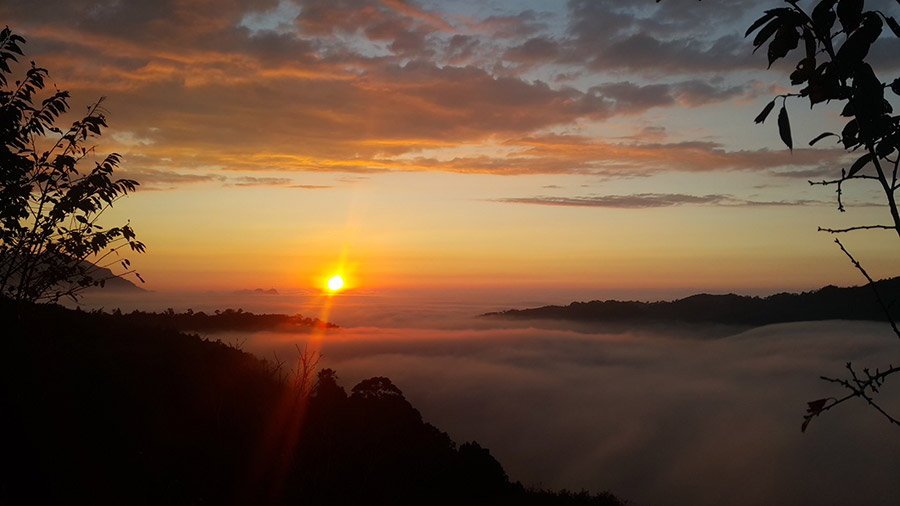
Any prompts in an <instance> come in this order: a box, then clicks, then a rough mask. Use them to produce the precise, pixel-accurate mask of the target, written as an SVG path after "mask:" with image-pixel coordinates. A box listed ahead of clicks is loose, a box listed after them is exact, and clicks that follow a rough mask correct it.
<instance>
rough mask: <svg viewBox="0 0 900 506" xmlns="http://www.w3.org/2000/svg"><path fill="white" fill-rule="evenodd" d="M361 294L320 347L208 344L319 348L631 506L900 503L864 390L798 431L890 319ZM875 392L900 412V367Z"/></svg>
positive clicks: (486, 437)
mask: <svg viewBox="0 0 900 506" xmlns="http://www.w3.org/2000/svg"><path fill="white" fill-rule="evenodd" d="M306 302H307V303H309V304H311V305H309V306H307V307H306V308H305V309H304V310H303V311H302V312H303V313H304V314H307V315H310V316H316V314H315V312H316V311H318V310H320V309H321V307H316V306H315V305H314V301H311V300H307V301H306ZM351 302H352V301H349V300H346V301H343V302H342V303H343V304H344V306H343V307H340V308H338V307H336V308H334V310H333V311H332V313H331V314H332V315H334V316H335V318H333V319H334V321H336V322H337V323H339V324H341V325H342V328H341V329H338V330H335V331H329V332H328V333H327V334H326V335H324V336H323V337H321V339H320V340H319V339H317V338H314V341H313V342H309V340H310V335H309V334H292V333H282V332H260V333H255V334H240V333H220V334H210V335H208V336H207V337H209V338H213V339H215V338H218V339H221V340H222V341H224V342H230V343H234V344H239V345H240V346H242V347H243V349H244V350H246V351H249V352H252V353H254V354H257V355H259V356H260V357H264V358H267V359H269V360H275V359H276V357H277V360H279V361H285V362H286V363H290V362H291V361H292V360H294V359H295V358H296V356H297V348H298V346H299V347H300V348H301V349H302V348H303V347H305V346H308V347H309V349H318V350H320V351H321V354H322V357H321V360H320V363H319V366H320V367H330V368H333V369H335V370H336V371H337V372H338V376H339V380H340V382H341V384H342V385H343V386H344V387H345V388H346V389H347V390H348V391H349V390H350V388H351V387H352V386H353V385H354V384H356V383H357V382H358V381H360V380H361V379H364V378H368V377H372V376H387V377H389V378H391V380H393V382H394V383H395V384H396V385H397V386H399V387H400V389H401V390H403V392H404V394H405V395H406V397H407V398H408V399H409V400H410V401H411V402H412V404H413V405H414V406H415V407H416V408H418V409H419V410H420V411H421V413H422V415H423V417H424V419H425V420H426V421H429V422H431V423H433V424H434V425H436V426H437V427H439V428H440V429H441V430H444V431H446V432H448V433H449V435H450V436H451V437H452V438H453V439H454V440H455V441H457V442H460V443H461V442H465V441H471V440H476V441H478V442H479V443H481V444H482V445H483V446H486V447H488V448H490V450H491V452H492V454H493V455H494V456H495V457H496V458H497V459H498V460H499V461H500V462H501V463H502V464H503V466H504V468H505V469H506V471H507V473H508V474H509V475H510V477H511V478H512V479H513V480H520V481H522V482H523V483H524V484H526V485H536V486H543V487H550V488H556V489H558V488H568V489H570V490H576V491H577V490H581V489H587V490H591V491H595V492H597V491H601V490H610V491H611V492H613V493H615V494H617V495H619V496H621V497H623V498H626V499H629V500H631V501H634V502H635V503H637V504H639V505H663V506H665V505H698V506H703V505H709V506H713V505H716V506H718V505H725V504H727V505H736V506H740V505H759V504H820V505H832V504H833V505H838V504H841V505H843V504H867V505H892V506H895V505H897V504H900V480H898V479H897V478H898V476H900V428H898V427H897V426H891V425H890V424H889V423H888V422H887V421H886V419H884V418H882V417H881V415H879V414H878V413H877V412H876V411H875V410H873V409H871V408H869V407H867V406H866V405H865V403H864V402H863V401H860V400H852V401H850V402H847V403H845V405H843V406H841V407H839V408H838V409H836V410H833V411H831V412H828V413H826V414H825V415H823V416H820V417H817V418H816V419H814V420H813V421H812V424H811V425H810V427H809V429H808V430H807V433H805V434H801V432H800V425H801V423H802V421H803V414H804V412H805V408H806V402H807V401H811V400H815V399H819V398H823V397H829V396H834V397H838V396H841V394H842V390H841V388H840V387H837V386H834V385H832V384H829V383H826V382H824V381H822V380H821V379H819V376H820V375H823V374H824V375H832V376H834V375H837V376H841V375H844V374H845V372H846V370H845V368H844V367H845V364H846V362H847V361H851V360H852V361H853V363H854V364H857V365H859V366H869V367H872V368H874V367H884V366H886V365H887V364H889V363H892V362H893V363H894V364H898V363H900V340H898V339H897V338H896V337H894V336H893V334H892V333H891V332H890V328H889V327H888V326H887V325H886V324H883V323H878V322H845V321H825V322H805V323H789V324H779V325H770V326H766V327H760V328H755V329H749V330H747V329H736V328H727V327H711V328H707V329H704V328H700V327H683V326H676V325H673V326H662V327H661V326H656V327H654V328H652V329H645V328H641V327H640V326H637V327H635V328H632V329H628V328H623V327H621V326H620V327H619V328H617V329H615V330H609V329H607V330H604V329H603V328H586V327H585V326H570V325H567V324H564V323H561V322H550V321H544V322H511V321H505V320H498V319H488V318H479V317H476V316H475V315H477V314H478V313H479V311H477V310H476V307H474V306H473V305H471V304H469V303H458V304H451V303H446V302H442V303H437V302H435V303H432V302H429V301H427V300H420V301H419V303H418V305H416V303H415V301H411V300H406V301H404V302H403V303H402V304H388V303H379V302H378V301H373V300H361V301H360V302H359V303H358V304H355V305H354V304H353V303H351ZM382 302H383V301H382ZM250 307H251V308H252V307H253V306H252V305H251V306H250ZM365 322H369V323H368V324H365ZM881 398H882V400H883V401H884V404H885V406H886V407H888V408H893V410H894V413H897V412H900V378H896V379H895V381H894V384H888V385H887V386H886V388H885V389H884V391H883V393H882V396H881Z"/></svg>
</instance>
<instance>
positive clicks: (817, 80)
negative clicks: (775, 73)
mask: <svg viewBox="0 0 900 506" xmlns="http://www.w3.org/2000/svg"><path fill="white" fill-rule="evenodd" d="M785 3H787V4H788V6H787V7H779V8H776V9H769V10H766V11H765V12H764V14H763V16H761V17H760V18H759V19H757V20H756V21H755V22H754V23H753V24H752V25H751V26H750V27H749V28H748V29H747V32H746V33H745V36H750V35H751V34H752V33H754V32H756V35H755V36H754V38H753V46H754V52H756V51H757V50H759V49H760V48H762V47H763V46H764V45H766V44H768V45H767V58H768V63H769V68H771V66H772V64H774V63H775V62H776V61H778V60H779V59H782V58H786V57H788V56H789V55H791V54H794V53H795V52H796V53H800V59H799V62H798V63H797V64H796V67H795V70H794V71H793V72H792V73H791V74H790V80H791V85H792V86H797V87H799V91H797V92H796V93H788V94H783V95H778V96H776V97H775V98H773V99H772V101H770V102H769V103H768V104H767V105H766V106H765V107H764V108H763V110H762V112H761V113H760V114H759V115H758V116H757V117H756V118H755V120H754V121H755V122H756V123H763V122H765V120H766V118H767V117H768V116H769V114H770V113H771V112H772V110H773V109H774V108H775V106H776V104H777V102H778V101H779V100H780V102H781V108H780V110H779V114H778V131H779V135H780V137H781V139H782V141H783V142H784V144H785V145H786V146H787V147H788V149H790V150H791V151H793V137H792V133H791V125H790V120H789V117H788V110H787V100H788V99H789V98H792V99H793V98H803V99H807V100H808V101H809V105H810V107H811V108H813V107H815V106H816V105H818V104H821V103H829V102H832V101H834V102H838V103H843V104H844V106H843V108H842V110H841V117H843V118H847V122H846V124H845V125H844V128H843V129H842V130H841V132H840V133H834V132H824V133H822V134H820V135H818V136H817V137H815V138H814V139H812V140H811V141H810V142H809V145H810V146H813V145H815V144H816V143H818V142H819V141H822V140H823V139H826V138H831V137H834V138H835V139H836V141H837V142H839V143H840V144H841V145H842V146H843V148H844V149H845V150H846V151H847V152H850V153H857V155H858V156H857V157H856V159H855V160H854V161H853V163H851V164H850V166H849V168H848V167H844V168H842V169H841V176H840V178H837V179H833V180H823V181H820V182H813V181H810V182H809V184H810V185H822V186H836V187H837V188H836V193H837V203H838V210H839V211H841V212H844V211H845V210H846V209H845V207H844V202H843V189H844V188H843V185H844V183H846V182H848V181H850V180H868V181H874V182H875V183H877V184H878V185H879V187H880V189H881V193H882V196H883V198H884V204H885V205H886V207H887V211H888V214H889V215H890V217H891V223H892V224H890V225H881V224H871V225H856V226H851V227H847V228H840V229H837V228H823V227H819V231H822V232H827V233H830V234H842V233H846V232H851V231H859V230H893V231H894V232H895V233H896V234H897V235H898V237H900V212H898V207H897V199H896V192H897V190H898V188H900V185H898V180H897V174H898V165H900V116H897V115H894V114H893V112H894V110H893V106H892V105H891V103H890V102H889V101H888V100H887V99H886V98H885V92H886V90H890V91H891V92H893V93H894V94H895V95H900V77H898V78H895V79H893V80H889V81H882V80H881V79H880V78H879V77H878V76H877V75H876V73H875V70H874V69H873V68H872V66H871V65H870V64H869V63H868V62H867V61H866V58H867V56H868V55H869V51H870V49H871V48H872V46H873V45H874V44H875V43H876V41H877V40H878V39H879V38H880V37H881V34H882V32H883V30H884V25H885V24H886V25H887V26H888V28H889V29H890V31H891V32H892V33H893V35H894V36H896V37H900V24H898V23H897V21H896V20H895V19H894V18H893V17H892V16H888V15H887V14H885V13H884V12H882V11H879V10H872V11H865V0H820V1H819V2H818V3H816V5H815V7H814V8H813V9H812V11H811V12H809V13H807V12H806V11H805V10H804V9H802V8H801V7H799V6H798V2H797V1H796V0H786V2H785ZM898 3H900V0H898ZM801 42H803V44H802V49H800V47H801V44H800V43H801ZM835 242H836V243H837V244H838V246H839V247H840V249H841V251H843V252H844V254H846V255H847V257H848V258H850V261H851V262H852V263H853V265H854V266H855V267H856V268H857V270H859V271H860V272H861V273H862V275H863V276H864V277H865V278H866V280H867V281H868V284H869V286H871V287H872V289H873V290H874V292H875V295H876V299H877V300H878V304H879V305H880V306H881V309H882V310H883V311H884V313H885V316H886V318H887V320H888V322H889V323H890V325H891V328H892V329H893V331H894V334H896V335H897V337H898V338H900V330H898V327H897V324H896V323H895V322H894V321H893V319H892V318H891V315H890V313H889V311H888V307H887V305H886V304H885V302H884V299H883V298H882V297H881V295H880V294H879V293H878V289H877V286H876V284H875V281H874V280H873V279H872V278H871V276H869V274H868V273H867V272H866V270H865V269H864V268H863V267H862V265H861V264H860V263H859V262H858V261H857V260H856V259H855V258H854V257H853V256H852V255H851V254H850V252H849V251H847V249H846V248H845V247H844V245H843V244H842V243H841V242H840V241H839V240H836V241H835ZM847 369H848V370H849V372H850V377H849V378H846V379H836V378H828V377H823V379H825V380H827V381H829V382H832V383H836V384H839V385H841V386H842V387H844V388H845V389H847V390H849V392H848V394H847V395H846V396H845V397H843V398H840V399H836V398H826V399H819V400H816V401H812V402H810V403H809V405H808V408H807V415H806V416H804V422H803V426H802V427H801V430H803V431H805V430H806V428H807V426H808V425H809V423H810V421H811V420H812V418H813V417H815V416H818V415H819V414H821V413H823V412H825V411H828V410H830V409H831V408H833V407H835V406H837V405H839V404H842V403H843V402H845V401H846V400H849V399H851V398H856V397H859V398H862V399H864V400H866V402H867V403H868V404H869V405H870V406H871V407H873V408H874V409H876V410H877V411H878V412H880V413H881V414H882V415H884V416H885V417H887V419H888V420H889V421H890V422H891V423H892V424H895V425H897V426H898V427H900V422H898V420H897V418H895V417H894V416H892V415H890V414H888V413H887V412H886V411H885V410H884V409H883V408H882V407H881V406H880V405H879V404H878V403H877V402H876V401H875V399H874V395H875V394H877V393H878V392H879V388H880V387H881V386H882V385H883V384H884V381H885V380H886V378H887V377H888V376H890V375H892V374H895V373H897V372H900V368H897V367H893V366H889V367H888V368H887V369H885V370H882V371H879V370H878V369H876V370H875V373H874V374H872V373H870V372H869V369H868V368H866V369H863V375H860V374H858V373H857V372H856V370H855V369H854V368H853V366H852V364H850V363H848V364H847Z"/></svg>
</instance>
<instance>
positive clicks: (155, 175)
mask: <svg viewBox="0 0 900 506" xmlns="http://www.w3.org/2000/svg"><path fill="white" fill-rule="evenodd" d="M116 178H117V179H132V180H135V181H137V182H138V183H140V189H141V190H171V189H173V188H175V187H179V186H182V185H188V184H199V183H221V182H224V181H225V177H224V176H221V175H217V174H208V173H193V174H185V173H181V172H175V171H172V170H161V169H135V168H134V165H133V164H131V163H128V164H127V167H123V168H121V169H119V170H116Z"/></svg>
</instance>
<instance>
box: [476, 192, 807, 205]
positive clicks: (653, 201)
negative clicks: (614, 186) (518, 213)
mask: <svg viewBox="0 0 900 506" xmlns="http://www.w3.org/2000/svg"><path fill="white" fill-rule="evenodd" d="M494 201H495V202H505V203H510V204H534V205H543V206H564V207H605V208H613V209H647V208H655V207H673V206H682V205H721V206H729V207H734V206H808V205H823V204H824V202H821V201H817V200H780V201H757V200H745V199H738V198H735V197H733V196H731V195H684V194H678V193H635V194H631V195H596V196H589V197H549V196H536V197H511V198H500V199H495V200H494Z"/></svg>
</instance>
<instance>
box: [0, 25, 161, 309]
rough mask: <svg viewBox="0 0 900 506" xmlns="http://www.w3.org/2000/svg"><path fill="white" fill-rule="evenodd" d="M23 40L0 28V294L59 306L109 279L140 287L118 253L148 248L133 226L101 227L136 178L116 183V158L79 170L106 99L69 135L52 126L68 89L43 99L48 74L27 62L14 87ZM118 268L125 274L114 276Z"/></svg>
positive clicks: (89, 153) (64, 107) (100, 121)
mask: <svg viewBox="0 0 900 506" xmlns="http://www.w3.org/2000/svg"><path fill="white" fill-rule="evenodd" d="M24 43H25V39H24V38H23V37H21V36H20V35H17V34H15V33H13V32H12V31H11V30H10V29H9V27H6V28H4V29H3V30H2V31H0V296H2V297H8V298H11V299H15V300H25V301H51V302H55V301H58V300H59V299H61V298H63V297H71V298H72V299H76V298H77V295H78V293H79V292H81V291H82V290H84V289H86V288H88V287H91V286H104V285H105V283H106V281H107V280H108V279H110V278H111V277H120V276H123V275H126V274H131V273H133V274H134V275H135V276H136V277H137V278H138V279H140V280H141V282H143V281H144V280H143V279H141V277H140V275H139V274H138V273H137V272H135V271H134V270H132V269H131V262H130V261H129V260H128V259H127V258H125V257H122V256H120V252H119V250H120V249H122V248H125V247H127V248H128V249H130V250H131V251H133V252H137V253H142V252H144V249H145V246H144V244H143V243H141V242H140V241H138V240H137V239H136V238H135V233H134V230H133V229H132V228H131V225H130V223H126V224H125V225H121V226H118V227H112V228H104V227H103V226H101V225H100V224H99V223H98V220H99V218H100V217H101V216H102V215H103V213H104V212H105V211H106V210H107V209H109V208H110V207H112V206H113V204H114V203H115V202H116V201H117V200H119V199H120V198H122V197H124V196H125V195H127V194H128V193H130V192H133V191H135V189H136V187H137V186H138V182H137V181H133V180H130V179H113V171H114V170H115V168H116V167H118V166H119V163H120V161H121V157H120V155H118V154H117V153H110V154H109V155H107V156H106V157H105V158H103V159H102V160H100V161H95V162H94V167H93V168H92V169H90V170H86V169H79V165H80V164H81V163H82V162H84V163H87V160H85V159H86V158H89V157H93V156H94V155H95V153H94V148H93V147H92V146H90V145H89V142H90V139H92V138H93V137H96V136H99V135H101V129H102V128H105V127H106V126H107V125H106V118H105V115H104V109H103V107H102V104H103V98H101V99H99V100H97V101H96V102H94V103H93V104H91V105H90V106H88V107H87V112H86V114H85V115H84V116H83V117H82V118H81V119H78V120H77V121H75V122H73V123H72V125H71V126H70V127H69V128H68V129H66V130H63V129H62V128H60V127H58V126H57V125H56V123H57V121H58V120H59V119H60V117H61V116H62V115H63V114H64V113H66V112H67V111H68V110H69V103H68V101H69V93H68V92H67V91H60V90H56V91H55V92H54V93H53V94H52V95H50V96H49V97H47V98H45V99H43V100H40V99H39V97H38V96H37V95H38V94H39V93H40V92H42V91H43V90H44V89H45V87H46V83H45V81H46V79H47V78H48V77H49V72H48V71H47V69H44V68H41V67H38V66H36V65H35V63H34V62H31V66H30V68H29V69H28V70H27V71H26V73H25V76H24V77H23V78H22V79H21V80H15V81H11V79H12V75H13V72H12V69H11V67H10V62H17V61H18V57H19V56H24V53H23V52H22V45H23V44H24ZM116 265H119V266H121V269H122V272H121V273H120V274H118V275H116V274H110V271H108V270H107V268H109V267H111V266H112V267H115V266H116Z"/></svg>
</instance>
